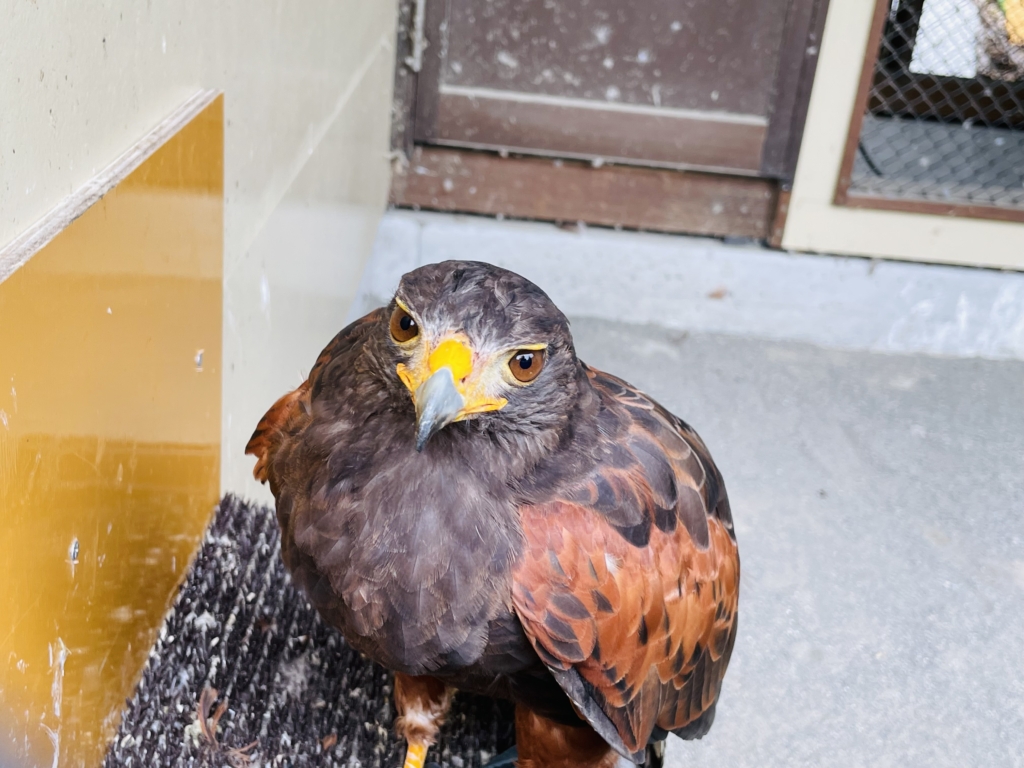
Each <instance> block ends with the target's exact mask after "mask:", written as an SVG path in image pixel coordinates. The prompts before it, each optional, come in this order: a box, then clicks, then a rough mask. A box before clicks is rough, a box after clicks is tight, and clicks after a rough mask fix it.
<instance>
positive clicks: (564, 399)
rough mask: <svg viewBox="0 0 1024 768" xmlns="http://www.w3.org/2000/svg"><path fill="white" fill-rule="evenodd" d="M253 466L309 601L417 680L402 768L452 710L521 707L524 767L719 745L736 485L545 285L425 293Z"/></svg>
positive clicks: (484, 283) (520, 282)
mask: <svg viewBox="0 0 1024 768" xmlns="http://www.w3.org/2000/svg"><path fill="white" fill-rule="evenodd" d="M389 322H390V326H389ZM396 323H399V325H396ZM389 327H390V332H389ZM410 329H411V330H410ZM410 333H411V334H412V335H411V336H410V335H409V334H410ZM396 334H397V335H396ZM517 355H518V356H517ZM523 355H525V357H523ZM534 360H540V361H541V363H540V364H541V365H543V368H542V369H541V370H540V373H539V375H538V374H537V373H536V369H534V370H533V372H532V373H530V375H529V376H526V375H524V374H520V373H519V372H518V371H517V370H516V369H515V367H514V366H517V365H519V366H522V365H524V364H525V363H526V362H531V364H532V363H533V361H534ZM509 367H511V369H512V375H511V376H510V375H509ZM452 371H456V372H457V373H458V377H455V376H454V375H453V374H452ZM445 377H447V378H445ZM438 382H440V384H438ZM442 389H443V390H444V394H443V395H437V394H436V391H440V390H442ZM453 393H454V394H453ZM443 398H449V400H450V402H452V403H455V405H452V406H451V408H450V410H451V413H450V414H448V415H446V416H445V417H444V419H440V417H435V414H434V411H433V410H431V408H432V407H433V405H432V404H434V403H435V401H437V402H440V401H441V400H442V399H443ZM452 398H454V399H452ZM425 401H429V403H428V404H426V405H425V404H424V402H425ZM459 407H461V409H462V410H460V411H458V413H456V410H457V409H458V408H459ZM446 413H447V412H446ZM431 420H434V421H437V422H438V423H433V422H432V421H431ZM424 422H429V423H427V424H426V426H424ZM439 425H440V426H439ZM420 449H421V450H420ZM246 450H247V452H248V453H252V454H254V455H255V456H256V457H257V464H256V469H255V471H254V474H255V475H256V477H257V478H258V479H260V480H263V481H269V482H270V485H271V489H272V491H273V493H274V496H275V498H276V500H277V512H278V519H279V522H280V524H281V527H282V555H283V557H284V559H285V562H286V564H287V565H288V567H289V569H290V571H291V572H292V575H293V577H294V578H295V580H296V581H297V582H298V583H299V584H300V585H301V586H302V587H303V588H304V589H305V591H306V592H307V594H308V595H309V596H310V599H311V601H312V602H313V604H314V605H315V606H316V607H317V609H318V610H319V611H320V612H321V614H322V615H323V616H324V617H325V619H326V620H327V621H328V622H330V623H331V624H333V625H334V626H335V627H337V628H338V629H339V630H340V631H342V632H343V633H344V635H345V637H346V638H347V640H348V641H349V642H350V643H351V644H352V645H353V646H354V647H356V648H358V649H359V650H360V651H362V652H364V653H366V654H367V655H369V656H370V657H371V658H373V659H375V660H376V661H378V662H379V663H381V664H383V665H385V666H387V667H389V668H391V669H393V670H395V671H396V672H397V673H399V681H400V682H401V684H400V685H396V703H397V705H398V709H399V712H400V714H401V715H402V717H401V719H400V721H399V724H398V725H399V732H400V733H401V734H402V735H403V736H405V737H406V738H407V739H408V740H409V743H410V752H409V757H408V758H407V763H406V765H407V766H413V765H416V764H417V760H418V761H419V762H420V763H421V762H422V760H423V755H424V754H425V753H426V749H427V747H429V745H430V744H431V743H432V741H433V738H434V735H436V732H437V728H438V727H439V725H440V722H441V719H442V718H443V714H444V711H445V709H446V707H447V698H446V697H447V696H449V695H450V694H449V691H450V690H451V688H461V689H464V690H471V691H474V692H480V693H485V694H490V695H496V696H502V697H506V698H510V699H513V700H514V701H516V702H517V703H518V705H519V714H517V732H518V742H519V749H520V760H521V764H522V765H524V766H534V765H535V766H541V765H556V764H557V765H565V766H567V767H569V766H603V765H611V764H613V763H614V753H613V752H612V751H611V750H614V751H615V752H617V753H619V754H621V755H623V756H626V757H628V758H629V759H631V760H632V761H633V762H636V763H642V762H644V760H645V759H646V758H647V757H648V755H649V752H648V745H649V744H651V743H653V742H658V741H661V740H663V739H664V738H665V736H666V735H667V734H668V733H669V732H674V733H676V734H678V735H680V736H682V737H684V738H699V737H700V736H702V735H703V734H704V733H705V732H706V731H707V729H708V728H709V727H710V726H711V722H712V720H713V717H714V711H715V705H716V702H717V699H718V694H719V691H720V689H721V685H722V679H723V676H724V674H725V670H726V667H727V665H728V662H729V657H730V654H731V651H732V647H733V642H734V640H735V633H736V616H737V601H738V590H739V558H738V552H737V548H736V542H735V537H734V534H733V530H732V517H731V513H730V509H729V502H728V499H727V497H726V493H725V487H724V484H723V482H722V478H721V475H720V474H719V472H718V469H717V468H716V467H715V464H714V463H713V462H712V460H711V457H710V454H709V453H708V450H707V448H706V446H705V445H704V443H703V442H702V441H701V440H700V438H699V437H698V436H697V434H696V433H695V432H694V431H693V430H692V429H691V428H690V427H689V426H687V425H686V424H685V423H684V422H682V421H681V420H679V419H678V418H676V417H674V416H673V415H672V414H670V413H669V412H668V411H666V410H665V409H664V408H662V407H661V406H660V405H658V404H657V403H655V402H654V401H653V400H651V399H650V398H648V397H646V396H645V395H643V394H642V393H640V392H638V391H637V390H635V389H634V388H632V387H630V386H629V385H628V384H626V383H625V382H623V381H622V380H620V379H617V378H615V377H613V376H610V375H608V374H605V373H602V372H600V371H596V370H594V369H591V368H588V367H587V366H585V365H584V364H583V363H581V362H580V361H579V360H578V359H577V358H576V356H575V351H574V349H573V346H572V339H571V336H570V334H569V330H568V323H567V321H566V320H565V318H564V317H563V316H562V314H561V313H560V312H558V310H557V309H556V308H555V307H554V305H553V304H552V303H551V302H550V300H549V299H548V298H547V296H546V295H544V294H543V292H542V291H540V289H538V288H537V287H536V286H534V285H533V284H532V283H529V282H528V281H526V280H524V279H523V278H521V277H519V276H518V275H514V274H512V273H509V272H506V271H504V270H500V269H498V268H495V267H492V266H490V265H486V264H476V263H456V262H446V263H444V264H437V265H430V266H428V267H423V268H421V269H419V270H416V271H415V272H412V273H410V274H409V275H406V276H405V277H404V278H403V280H402V283H401V285H400V287H399V290H398V292H397V294H396V297H395V300H394V301H393V302H392V304H391V306H389V307H387V308H382V309H380V310H376V311H375V312H373V313H371V314H369V315H367V316H366V317H365V318H363V319H362V320H359V321H357V322H356V323H354V324H352V325H351V326H349V327H348V328H346V329H345V330H343V331H342V332H341V333H340V334H339V335H338V336H337V337H336V338H335V339H334V340H333V341H332V342H331V343H330V344H329V345H328V347H327V348H326V349H325V350H324V352H323V353H322V354H321V355H320V357H319V358H318V360H317V362H316V364H315V365H314V367H313V370H312V371H311V372H310V376H309V378H308V380H307V381H306V382H304V383H303V384H302V385H301V386H300V387H299V388H298V389H296V390H295V391H294V392H292V393H290V394H288V395H285V396H284V397H282V398H281V399H280V400H278V402H277V403H275V404H274V406H273V407H272V408H271V409H270V411H268V413H267V414H266V415H265V416H264V417H263V419H262V420H261V421H260V424H259V426H258V427H257V429H256V432H255V433H254V435H253V437H252V439H251V440H250V442H249V445H248V446H247V448H246ZM431 680H436V681H437V682H436V683H430V682H429V681H431ZM414 681H418V682H415V683H414ZM413 691H415V692H416V693H415V695H413V693H411V692H413ZM431 691H435V692H436V695H434V696H433V698H431V696H432V695H433V694H431V693H430V692H431ZM424 697H426V698H424ZM424 702H427V703H424ZM428 704H429V706H428ZM595 733H596V735H597V736H588V735H587V734H595ZM598 736H599V738H597V737H598ZM595 738H597V741H594V739H595ZM602 745H604V746H602ZM559 755H561V757H559ZM410 761H411V762H410Z"/></svg>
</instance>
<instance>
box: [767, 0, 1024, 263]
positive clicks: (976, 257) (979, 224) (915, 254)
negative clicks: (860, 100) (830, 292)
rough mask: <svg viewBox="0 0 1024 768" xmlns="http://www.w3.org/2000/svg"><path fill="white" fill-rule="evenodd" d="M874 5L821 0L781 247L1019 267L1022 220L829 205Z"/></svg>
mask: <svg viewBox="0 0 1024 768" xmlns="http://www.w3.org/2000/svg"><path fill="white" fill-rule="evenodd" d="M874 7H875V3H874V2H873V1H872V0H831V2H830V3H829V10H828V18H827V19H826V22H825V35H824V38H823V39H822V46H821V57H820V58H819V60H818V70H817V73H816V75H815V79H814V89H813V91H812V93H811V103H810V110H809V113H808V118H807V126H806V128H805V130H804V138H803V143H802V145H801V147H800V162H799V163H798V165H797V171H796V179H795V181H794V184H793V196H792V199H791V201H790V205H789V217H788V220H787V222H786V229H785V233H784V236H783V239H782V245H783V247H784V248H788V249H790V250H802V251H819V252H823V253H843V254H854V255H864V256H882V257H893V258H901V259H913V260H917V261H933V262H947V263H954V264H976V265H980V266H990V267H1007V268H1012V269H1024V224H1013V223H1007V222H996V221H983V220H978V219H962V218H950V217H945V216H933V215H923V214H909V213H899V212H894V211H874V210H866V209H855V208H846V207H842V206H835V205H832V197H833V195H834V193H835V188H836V180H837V179H838V176H839V165H840V161H841V156H842V152H843V147H844V146H845V142H846V133H847V129H848V127H849V124H850V117H851V114H852V111H853V101H854V97H855V95H856V91H857V84H858V81H859V78H860V72H861V66H862V62H863V60H864V51H865V49H866V47H867V38H868V32H869V29H870V26H871V16H872V13H873V11H874Z"/></svg>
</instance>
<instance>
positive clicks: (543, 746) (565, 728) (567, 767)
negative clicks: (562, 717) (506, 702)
mask: <svg viewBox="0 0 1024 768" xmlns="http://www.w3.org/2000/svg"><path fill="white" fill-rule="evenodd" d="M516 748H517V749H518V750H519V762H518V768H614V766H615V764H616V763H617V762H618V760H619V756H618V755H617V754H616V753H615V751H614V750H613V749H612V748H611V747H609V746H608V743H607V742H606V741H605V740H604V739H602V738H601V737H600V736H598V735H597V732H596V731H595V730H594V729H593V728H591V727H590V726H589V725H583V726H572V725H562V724H560V723H556V722H554V721H553V720H548V719H547V718H546V717H541V716H540V715H538V714H537V713H536V712H533V711H532V710H529V709H527V708H526V707H524V706H522V705H519V706H517V707H516Z"/></svg>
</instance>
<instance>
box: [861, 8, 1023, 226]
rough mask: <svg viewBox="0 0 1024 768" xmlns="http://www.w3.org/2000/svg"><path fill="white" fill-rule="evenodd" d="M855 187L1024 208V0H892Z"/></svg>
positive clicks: (871, 192) (891, 195)
mask: <svg viewBox="0 0 1024 768" xmlns="http://www.w3.org/2000/svg"><path fill="white" fill-rule="evenodd" d="M848 194H849V195H850V196H856V197H873V198H879V197H880V198H888V199H898V200H925V201H932V202H940V203H946V204H960V205H974V206H995V207H998V208H1007V209H1014V210H1018V209H1019V210H1021V211H1024V0H893V3H892V6H891V8H890V10H889V15H888V19H887V21H886V25H885V29H884V32H883V34H882V41H881V45H880V47H879V51H878V58H877V60H876V63H875V71H874V78H873V81H872V84H871V89H870V94H869V98H868V105H867V113H866V114H865V116H864V124H863V127H862V128H861V134H860V137H859V141H858V145H857V153H856V157H855V160H854V165H853V169H852V176H851V183H850V187H849V189H848Z"/></svg>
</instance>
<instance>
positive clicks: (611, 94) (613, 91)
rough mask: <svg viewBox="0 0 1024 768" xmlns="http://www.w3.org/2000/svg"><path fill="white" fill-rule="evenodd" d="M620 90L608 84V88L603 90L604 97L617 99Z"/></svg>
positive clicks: (611, 99) (620, 93) (608, 99)
mask: <svg viewBox="0 0 1024 768" xmlns="http://www.w3.org/2000/svg"><path fill="white" fill-rule="evenodd" d="M621 95H622V92H621V91H620V90H619V89H618V88H616V87H615V86H614V85H609V86H608V89H607V90H606V91H605V92H604V97H605V99H606V100H607V101H618V100H619V97H620V96H621Z"/></svg>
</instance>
